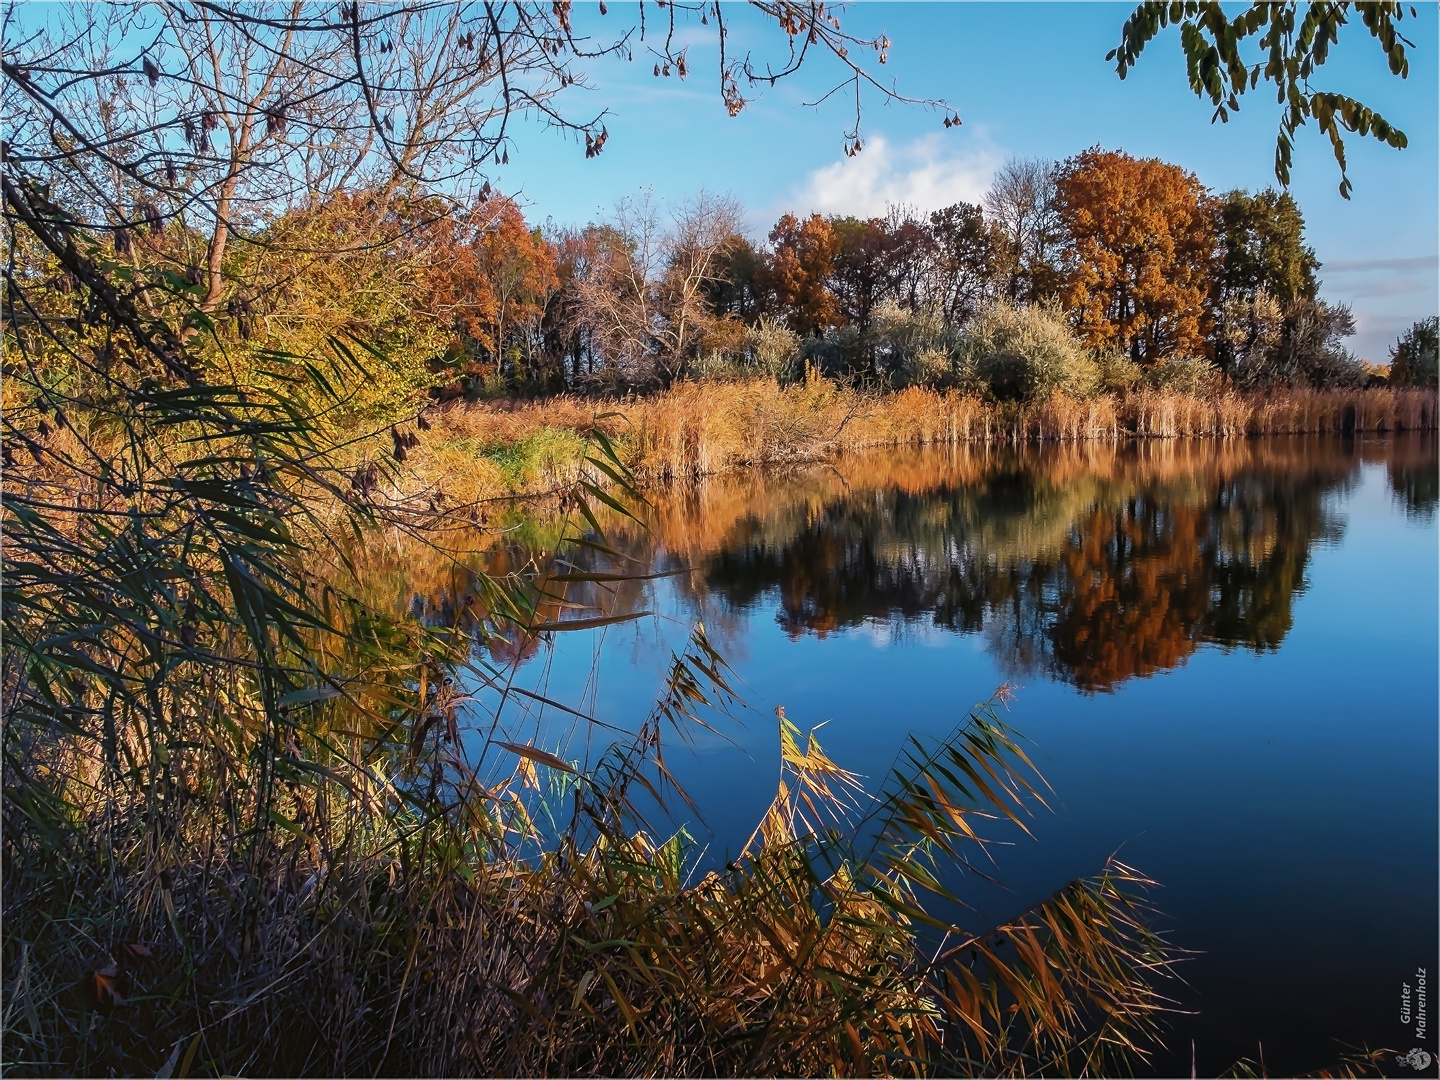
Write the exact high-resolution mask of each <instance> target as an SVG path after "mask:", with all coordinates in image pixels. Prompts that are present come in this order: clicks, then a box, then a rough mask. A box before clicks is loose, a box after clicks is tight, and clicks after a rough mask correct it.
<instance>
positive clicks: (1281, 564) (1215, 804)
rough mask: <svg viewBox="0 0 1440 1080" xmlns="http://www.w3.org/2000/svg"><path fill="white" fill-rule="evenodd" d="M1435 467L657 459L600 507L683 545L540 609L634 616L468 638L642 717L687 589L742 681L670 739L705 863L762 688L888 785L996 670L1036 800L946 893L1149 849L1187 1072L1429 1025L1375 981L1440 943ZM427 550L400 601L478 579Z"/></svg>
mask: <svg viewBox="0 0 1440 1080" xmlns="http://www.w3.org/2000/svg"><path fill="white" fill-rule="evenodd" d="M1437 495H1440V475H1437V458H1436V444H1435V441H1434V440H1433V438H1430V437H1425V438H1422V437H1419V436H1406V437H1400V438H1396V439H1388V440H1384V439H1372V440H1360V441H1358V442H1351V443H1346V442H1341V441H1339V440H1305V439H1276V440H1266V441H1230V442H1223V443H1207V442H1186V443H1150V444H1144V445H1140V446H1128V447H1121V448H1119V449H1116V448H1114V447H1111V446H1103V445H1095V446H1087V445H1080V446H1061V447H1051V448H1046V449H1043V450H1036V451H1021V452H1016V451H1012V450H997V449H971V448H965V447H961V448H955V449H943V450H930V451H924V452H902V453H888V454H877V455H867V456H864V457H855V458H846V459H843V460H842V461H841V462H839V463H838V464H837V465H836V466H834V467H833V468H832V467H827V468H822V469H815V470H807V471H805V472H802V473H797V474H791V475H773V474H768V475H760V474H749V475H743V476H734V477H725V478H720V479H717V480H714V481H711V482H709V483H707V484H704V485H701V486H699V487H696V488H686V489H683V490H679V489H677V490H675V491H670V492H658V493H654V494H653V495H652V498H651V502H652V506H651V507H650V508H649V509H648V511H647V512H645V513H644V514H643V515H642V516H643V517H645V519H646V525H647V529H646V530H640V529H638V528H636V527H634V525H633V523H627V522H624V521H623V520H615V521H612V522H611V523H609V525H608V526H607V527H608V530H609V536H608V539H609V541H610V543H612V544H613V545H615V546H616V547H617V548H618V549H619V550H622V551H624V552H625V553H626V554H627V555H629V556H631V557H632V558H634V559H636V560H638V563H637V564H636V565H642V566H646V567H648V568H649V569H650V570H651V571H652V572H654V571H662V570H677V569H678V570H682V571H683V572H681V573H679V574H677V575H676V576H673V577H666V578H659V579H653V580H648V581H643V582H627V583H622V584H620V585H618V586H615V587H612V588H609V589H602V588H601V587H599V586H596V585H588V586H575V585H572V586H570V587H569V588H570V591H569V592H568V594H567V600H569V601H570V602H575V603H578V604H579V605H580V606H579V607H577V608H574V609H562V608H560V607H559V606H558V605H556V606H553V608H552V609H551V610H550V611H549V612H547V618H555V617H560V618H573V617H584V616H587V615H591V616H593V615H594V614H595V613H596V611H597V610H599V611H604V612H607V613H621V612H626V611H635V610H642V609H643V610H649V611H653V612H655V614H654V615H650V616H647V617H646V618H644V619H642V620H639V621H637V622H634V623H627V624H623V625H618V626H611V627H608V628H605V629H603V630H593V631H578V632H574V633H569V634H562V635H552V636H551V637H552V638H553V640H544V639H530V638H525V637H524V636H523V635H520V634H518V633H517V634H515V635H512V637H511V639H509V640H507V641H504V642H496V643H492V646H491V649H490V655H491V657H492V659H493V661H495V662H497V663H500V664H502V665H508V668H509V670H511V671H512V672H513V673H514V678H515V682H516V684H517V685H522V686H525V687H527V688H531V689H536V690H539V691H541V692H543V693H544V694H545V695H547V696H548V697H550V698H551V699H553V700H557V701H561V702H564V703H566V704H567V705H577V704H578V705H579V706H580V707H582V708H584V709H585V710H587V711H590V712H591V713H592V714H593V715H594V716H596V717H598V718H599V719H601V720H603V721H606V722H608V723H612V724H615V725H617V726H619V727H622V728H629V729H633V728H634V726H635V724H636V722H637V721H638V719H639V718H640V717H643V716H644V714H645V713H646V711H647V710H648V707H649V704H650V702H651V701H652V700H653V698H654V695H655V693H656V691H657V690H658V688H659V686H660V684H661V679H662V678H663V674H664V671H665V668H666V664H667V661H668V658H669V654H670V650H671V649H675V648H679V647H681V646H683V644H684V642H685V639H686V636H687V634H688V633H689V631H690V628H691V626H692V625H693V624H694V623H695V621H696V620H703V621H704V624H705V626H706V628H707V631H708V632H709V635H710V638H711V640H712V641H713V642H714V643H715V645H716V646H717V647H718V648H719V649H720V651H721V652H722V653H723V654H724V655H725V656H726V657H727V658H728V659H729V660H730V662H731V663H732V664H733V665H734V667H735V670H736V673H737V674H738V676H739V677H740V679H741V681H742V682H743V692H744V696H745V698H746V700H747V701H748V702H749V703H750V704H751V705H753V706H754V708H753V709H751V710H749V711H748V712H745V713H742V714H741V715H740V717H739V723H735V722H729V721H719V722H718V726H719V727H720V728H721V736H716V735H711V734H707V733H705V732H700V733H698V734H697V735H696V737H695V738H694V740H693V750H685V749H683V748H679V747H678V745H677V743H678V740H675V739H673V738H672V739H671V742H670V747H671V749H670V750H669V752H668V754H667V759H666V760H667V763H668V765H669V766H670V768H671V770H672V771H673V772H674V773H675V775H676V776H677V778H678V779H679V781H680V782H681V783H682V784H683V785H684V786H685V788H686V790H687V792H688V793H689V794H690V795H691V796H692V797H693V798H694V800H695V801H696V802H697V803H698V804H699V806H700V808H701V810H702V812H703V814H704V822H703V824H697V823H693V822H692V823H690V828H691V831H692V832H693V833H695V834H696V835H697V836H699V837H700V839H701V841H702V843H706V844H708V845H709V847H708V849H707V850H706V851H705V852H704V854H703V856H702V859H703V861H704V862H705V863H707V864H713V863H715V862H717V861H719V860H720V859H722V858H724V857H725V856H726V855H727V853H729V852H733V851H734V850H736V849H737V848H738V847H739V846H740V845H741V844H742V843H743V842H744V839H745V837H746V836H748V835H749V832H750V830H751V829H752V828H753V827H754V824H755V822H756V821H757V820H758V817H759V815H760V813H761V812H762V811H763V809H764V807H765V805H766V804H767V802H768V800H769V798H770V797H771V795H772V794H773V791H774V783H775V778H776V769H775V752H776V751H775V734H774V730H773V728H774V725H773V721H772V720H771V718H770V710H771V709H772V708H773V707H774V706H775V705H777V704H783V705H784V706H785V707H786V709H787V712H788V714H789V715H790V717H791V718H792V719H795V720H796V721H797V722H799V723H800V724H801V726H802V727H808V726H811V725H813V724H816V723H819V722H821V721H828V723H827V725H826V727H825V728H824V729H823V730H822V732H821V737H822V741H823V742H824V744H825V747H826V750H827V752H828V753H829V754H830V755H831V756H832V757H833V758H835V759H836V760H837V761H838V762H839V763H841V764H842V765H845V766H847V767H850V768H853V769H856V770H857V771H859V772H861V773H863V774H865V775H867V777H869V778H870V780H871V781H872V782H873V783H875V784H878V783H879V782H880V780H881V779H882V778H883V774H884V772H885V770H886V768H887V767H888V765H889V762H890V761H891V760H892V758H893V757H894V754H895V752H896V750H897V749H898V748H899V745H900V742H901V740H902V739H903V737H904V736H905V734H906V733H907V732H909V731H920V732H926V733H930V734H936V735H941V734H944V733H945V732H947V731H949V730H950V729H951V728H952V727H953V726H954V724H955V723H956V722H957V721H958V720H959V719H960V718H961V716H962V715H963V712H964V710H965V709H966V707H967V706H968V705H969V704H970V703H972V702H973V701H975V700H978V699H983V698H985V697H987V696H988V695H989V694H990V692H991V691H992V690H993V689H994V688H995V687H996V686H997V685H999V684H1000V683H1002V682H1006V681H1009V682H1014V683H1018V684H1020V686H1021V690H1020V693H1019V696H1018V698H1017V699H1016V701H1015V702H1014V704H1013V706H1012V708H1011V713H1010V717H1009V719H1010V722H1011V723H1013V724H1014V726H1016V727H1017V728H1018V729H1019V730H1020V731H1021V732H1022V733H1023V734H1024V735H1025V736H1026V737H1027V738H1029V739H1030V740H1031V741H1032V743H1033V748H1034V753H1033V754H1032V757H1033V758H1034V759H1035V761H1036V764H1037V765H1038V766H1039V767H1040V769H1041V771H1042V772H1043V773H1044V774H1045V776H1046V778H1047V779H1048V780H1049V781H1050V783H1051V784H1052V785H1053V787H1054V790H1055V797H1054V799H1053V800H1051V805H1052V807H1053V809H1054V810H1055V813H1053V814H1048V815H1047V814H1044V813H1043V811H1041V814H1040V816H1038V818H1037V820H1036V821H1035V823H1034V826H1033V828H1034V832H1035V834H1036V837H1037V839H1038V842H1031V841H1028V840H1024V839H1023V838H1019V842H1017V843H1016V845H1015V846H1014V847H1007V848H1002V849H1000V850H999V851H998V852H997V862H998V867H999V876H1000V877H1001V878H1002V879H1003V880H1004V882H1005V884H1006V886H1007V887H1008V888H1007V889H1006V890H999V889H995V888H993V887H989V886H985V885H983V883H978V882H969V883H962V884H961V886H960V887H961V888H962V889H964V890H965V891H964V893H963V895H965V896H966V897H967V898H972V902H973V904H974V906H975V908H976V911H975V912H974V913H973V915H972V916H970V917H969V919H967V920H966V921H971V920H973V922H974V923H975V925H977V926H979V925H980V923H981V922H982V921H983V920H986V919H990V920H998V919H1001V918H1004V917H1006V916H1007V915H1009V914H1013V913H1014V912H1016V911H1019V910H1021V909H1023V908H1025V907H1028V906H1029V905H1031V904H1033V903H1035V902H1037V901H1038V900H1040V899H1042V898H1043V897H1044V896H1046V895H1048V894H1049V893H1050V892H1052V891H1053V890H1054V889H1056V888H1058V887H1059V886H1061V885H1063V884H1064V883H1065V882H1066V881H1068V880H1070V879H1071V878H1073V877H1076V876H1080V875H1083V874H1087V873H1090V872H1093V871H1094V870H1095V869H1097V868H1098V867H1099V866H1100V865H1101V863H1102V862H1103V860H1104V857H1105V856H1106V855H1107V854H1109V853H1110V852H1111V851H1114V850H1115V849H1116V848H1120V849H1121V855H1122V857H1123V858H1124V860H1125V861H1126V862H1128V863H1130V864H1132V865H1135V866H1138V867H1139V868H1141V869H1142V870H1143V871H1145V872H1146V873H1148V874H1149V875H1151V876H1152V877H1154V878H1156V879H1157V880H1158V881H1159V882H1161V883H1162V885H1163V889H1162V890H1161V891H1160V892H1159V893H1158V894H1157V896H1156V897H1155V900H1156V903H1157V904H1158V906H1159V907H1160V908H1161V909H1162V910H1164V911H1165V913H1166V916H1167V925H1168V926H1169V929H1170V931H1171V936H1172V939H1173V940H1174V941H1175V942H1176V943H1177V944H1180V945H1182V946H1185V947H1188V948H1192V949H1198V950H1203V953H1202V954H1201V955H1200V956H1198V957H1197V958H1196V959H1194V960H1193V961H1190V962H1188V963H1187V964H1186V965H1184V977H1185V979H1186V980H1187V982H1188V984H1189V985H1188V986H1176V987H1174V992H1175V994H1174V996H1175V997H1176V998H1177V999H1178V1001H1179V1003H1180V1004H1181V1006H1182V1007H1184V1008H1187V1009H1198V1010H1199V1015H1197V1016H1193V1017H1178V1018H1177V1020H1176V1023H1175V1025H1174V1028H1173V1032H1174V1034H1173V1038H1172V1050H1173V1053H1172V1054H1171V1055H1170V1056H1167V1057H1162V1058H1161V1059H1160V1060H1158V1061H1157V1063H1156V1065H1157V1068H1158V1070H1159V1072H1160V1074H1162V1075H1164V1074H1166V1073H1170V1074H1177V1075H1178V1074H1179V1073H1180V1072H1182V1071H1186V1070H1188V1069H1189V1066H1190V1060H1189V1059H1190V1041H1191V1040H1192V1039H1193V1040H1195V1044H1196V1064H1197V1067H1198V1070H1199V1072H1200V1074H1201V1075H1206V1074H1207V1073H1208V1074H1210V1075H1213V1074H1214V1073H1215V1072H1216V1071H1218V1070H1220V1069H1222V1068H1225V1067H1226V1066H1228V1065H1229V1064H1230V1063H1231V1062H1233V1061H1234V1060H1235V1059H1236V1058H1238V1057H1240V1056H1242V1055H1245V1056H1249V1057H1251V1058H1256V1057H1258V1056H1259V1053H1260V1047H1262V1046H1263V1053H1264V1056H1265V1062H1266V1065H1267V1067H1268V1068H1269V1069H1270V1071H1271V1074H1272V1075H1284V1074H1287V1073H1294V1072H1298V1071H1304V1070H1309V1069H1314V1068H1318V1067H1322V1066H1324V1065H1326V1064H1331V1063H1333V1062H1334V1061H1335V1060H1336V1059H1337V1057H1338V1054H1339V1050H1340V1048H1339V1046H1338V1044H1336V1043H1335V1041H1334V1040H1335V1039H1342V1040H1345V1041H1347V1042H1349V1043H1352V1044H1359V1043H1362V1042H1368V1043H1369V1044H1370V1045H1372V1046H1376V1045H1385V1046H1391V1047H1396V1048H1397V1049H1399V1050H1401V1051H1405V1050H1408V1049H1409V1048H1410V1047H1411V1045H1412V1044H1414V1045H1418V1044H1417V1043H1416V1041H1415V1038H1414V1032H1413V1030H1412V1029H1410V1028H1407V1027H1405V1026H1402V1025H1401V1024H1400V1022H1399V1017H1398V1012H1399V995H1400V986H1401V983H1402V981H1405V980H1407V979H1408V980H1409V981H1410V982H1411V983H1412V985H1413V983H1414V981H1415V980H1414V978H1413V976H1414V972H1415V969H1416V968H1417V967H1425V968H1427V969H1430V970H1432V971H1433V970H1434V968H1435V966H1436V960H1437V955H1436V954H1437V933H1436V921H1435V913H1436V910H1437V900H1440V897H1437V887H1436V873H1437V841H1440V836H1437V832H1440V830H1437V818H1436V799H1437V771H1436V764H1437V760H1436V759H1437V669H1440V661H1437V648H1440V642H1437V630H1436V624H1437V610H1440V609H1437V604H1440V596H1437V548H1436V537H1437V530H1436V503H1437ZM531 540H532V542H533V540H534V537H533V536H532V537H531ZM542 542H544V541H543V540H542ZM550 542H553V540H552V541H550ZM523 548H524V544H523V543H521V542H516V543H514V544H512V546H511V550H509V551H508V552H507V553H505V554H504V556H503V558H506V559H511V560H513V559H516V558H519V557H522V556H521V552H522V550H523ZM585 554H586V558H583V559H579V560H577V561H580V562H582V563H584V564H586V565H589V566H591V567H592V568H594V569H614V567H613V566H611V565H608V564H607V563H606V561H605V559H604V558H603V557H600V556H597V555H596V554H595V553H594V552H587V553H585ZM411 576H412V579H413V578H414V577H415V576H416V574H415V573H414V572H413V568H412V574H411ZM420 576H422V577H423V576H424V575H423V574H421V575H420ZM425 585H426V587H425V588H422V589H421V591H419V592H417V593H414V594H413V598H414V602H415V604H416V605H417V608H418V609H423V610H424V611H425V612H426V613H427V614H428V615H429V616H430V617H431V618H433V619H435V620H436V621H453V620H454V619H455V617H456V613H457V612H459V611H462V610H463V609H464V602H465V597H466V595H467V590H469V589H473V579H472V578H470V577H469V576H468V575H466V574H465V573H464V572H462V571H459V570H457V569H455V568H453V567H451V568H448V569H446V570H445V571H444V572H437V573H436V574H434V575H431V576H430V577H429V578H428V580H427V581H426V582H425ZM532 707H533V703H532ZM507 708H512V710H518V709H520V708H521V706H520V705H511V706H507ZM516 716H518V712H512V719H513V718H514V717H516ZM525 719H526V723H528V724H529V734H530V736H531V737H533V738H535V739H536V740H537V741H538V743H539V745H542V746H546V747H548V748H550V749H555V750H559V751H560V752H562V753H563V754H564V756H566V757H569V758H572V759H579V760H590V761H593V760H595V759H596V758H597V757H598V756H599V754H600V753H602V752H603V750H604V748H605V746H606V745H608V742H609V739H608V738H606V737H604V734H603V733H602V732H596V731H593V730H587V728H586V726H585V725H583V724H580V723H578V722H576V721H575V720H574V718H573V717H569V716H567V715H566V714H563V713H559V712H556V711H555V710H553V709H552V710H540V709H538V708H537V709H535V711H534V714H533V716H531V717H527V718H525ZM522 726H523V725H522ZM512 730H513V729H512ZM722 736H723V737H722ZM995 831H996V833H997V835H1003V833H1001V832H1000V831H999V830H995ZM1004 838H1005V839H1016V838H1015V837H1010V836H1005V837H1004ZM1431 981H1432V982H1433V977H1432V980H1431ZM1402 1044H1403V1045H1402ZM1427 1045H1428V1048H1429V1049H1430V1050H1431V1051H1432V1052H1434V1050H1435V1040H1434V1038H1433V1036H1430V1037H1428V1043H1427ZM1186 1074H1187V1075H1188V1072H1187V1073H1186Z"/></svg>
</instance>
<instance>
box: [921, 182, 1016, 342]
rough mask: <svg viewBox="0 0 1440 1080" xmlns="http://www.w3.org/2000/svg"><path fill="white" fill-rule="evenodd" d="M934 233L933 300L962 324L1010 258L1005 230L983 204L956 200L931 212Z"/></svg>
mask: <svg viewBox="0 0 1440 1080" xmlns="http://www.w3.org/2000/svg"><path fill="white" fill-rule="evenodd" d="M930 237H931V244H932V245H933V258H934V260H935V270H934V274H935V276H936V277H937V278H938V288H936V289H934V290H932V294H934V295H932V298H931V303H932V305H934V304H936V303H937V302H938V306H939V309H940V311H941V312H942V313H943V314H944V316H945V318H946V320H947V321H949V322H952V323H955V324H957V325H958V324H962V323H964V322H965V321H966V320H967V319H969V318H971V317H972V316H973V315H974V314H975V312H976V311H978V310H979V308H980V305H981V303H983V302H984V301H985V299H987V298H988V297H989V296H990V295H991V293H992V292H993V291H994V290H995V281H996V279H997V278H998V276H999V274H1000V271H1001V268H1002V267H1003V266H1004V265H1005V261H1006V258H1007V254H1006V252H1005V248H1004V244H1005V239H1004V233H1003V232H1002V230H1001V227H1000V226H998V225H997V224H995V223H993V222H991V221H987V220H986V219H985V213H984V211H983V210H982V209H981V208H980V207H978V206H973V205H971V204H970V203H954V204H953V205H951V206H947V207H944V208H943V209H940V210H934V211H932V212H931V214H930ZM1011 295H1012V298H1013V295H1014V294H1013V293H1012V294H1011Z"/></svg>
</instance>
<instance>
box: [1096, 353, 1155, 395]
mask: <svg viewBox="0 0 1440 1080" xmlns="http://www.w3.org/2000/svg"><path fill="white" fill-rule="evenodd" d="M1095 365H1096V367H1098V368H1099V369H1100V389H1101V390H1103V391H1104V392H1105V393H1107V394H1128V393H1129V392H1130V391H1131V390H1134V389H1135V387H1137V386H1139V385H1140V380H1141V379H1143V378H1144V377H1145V369H1144V368H1142V367H1141V366H1140V365H1139V364H1137V363H1135V361H1134V360H1131V359H1130V358H1129V357H1128V356H1126V355H1125V354H1124V353H1122V352H1120V351H1119V350H1117V349H1100V350H1097V351H1096V354H1095Z"/></svg>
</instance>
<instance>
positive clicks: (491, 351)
mask: <svg viewBox="0 0 1440 1080" xmlns="http://www.w3.org/2000/svg"><path fill="white" fill-rule="evenodd" d="M424 243H426V245H427V247H428V254H429V259H430V265H429V269H428V272H427V274H426V277H425V289H424V293H423V298H422V299H421V300H420V301H419V303H420V304H421V305H422V306H423V307H424V308H425V309H426V310H427V311H428V312H429V313H430V315H431V316H432V317H433V318H435V319H436V320H437V321H438V322H440V324H441V325H443V326H445V327H447V328H448V329H449V330H450V331H451V332H452V333H454V334H455V335H456V338H457V340H456V342H455V346H458V350H456V349H452V353H451V356H452V365H451V366H452V368H453V369H454V373H455V374H459V375H468V376H477V375H479V376H483V375H485V374H488V373H498V374H503V375H507V376H509V377H512V378H516V377H518V378H529V377H534V376H536V375H538V374H540V373H539V371H538V370H537V369H536V363H535V357H536V355H537V354H538V352H539V348H538V346H539V342H538V341H537V335H538V332H539V324H540V319H541V316H542V315H543V314H544V311H545V304H546V301H547V300H548V299H549V296H550V294H551V293H552V292H553V291H555V290H556V289H557V288H558V287H559V284H560V281H559V277H558V276H557V274H556V269H555V258H554V255H553V253H552V252H551V249H550V245H549V244H548V243H547V242H546V241H545V240H544V239H543V238H542V237H541V236H540V235H539V233H538V232H537V231H536V230H533V229H531V228H530V227H529V226H528V225H527V224H526V223H525V218H524V215H523V214H522V213H521V211H520V208H519V207H518V206H517V205H516V204H515V201H514V200H513V199H510V198H508V197H506V196H503V195H498V194H488V195H482V197H480V198H477V199H476V201H475V202H474V203H473V204H472V205H471V206H469V207H466V208H464V209H462V210H458V211H456V212H455V213H452V214H449V215H447V216H445V217H444V218H442V219H440V220H438V221H436V222H434V223H433V224H432V225H431V226H430V227H429V228H428V229H427V230H426V231H425V234H424Z"/></svg>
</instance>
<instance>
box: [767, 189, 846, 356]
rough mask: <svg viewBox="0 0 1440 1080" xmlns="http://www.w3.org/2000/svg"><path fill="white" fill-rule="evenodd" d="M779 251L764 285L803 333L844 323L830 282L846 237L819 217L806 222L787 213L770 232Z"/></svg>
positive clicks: (792, 322)
mask: <svg viewBox="0 0 1440 1080" xmlns="http://www.w3.org/2000/svg"><path fill="white" fill-rule="evenodd" d="M770 243H771V244H772V245H774V251H773V254H772V255H771V258H770V265H769V266H768V267H767V268H766V272H765V274H764V284H765V287H766V289H767V290H768V291H769V293H770V294H771V296H772V297H773V298H774V302H775V305H776V307H777V308H778V309H779V311H780V312H782V313H783V314H784V316H785V319H786V321H787V322H788V323H789V326H790V329H792V330H794V331H795V332H796V333H797V334H806V335H810V336H814V335H816V334H819V333H821V332H822V331H825V330H828V329H830V328H831V327H832V326H839V325H840V323H841V321H842V319H841V315H840V303H839V300H838V299H837V298H836V296H835V294H834V293H833V292H831V291H830V289H829V286H828V284H827V282H829V280H830V278H831V277H832V275H833V274H834V270H835V257H836V256H837V255H838V254H839V253H840V236H839V234H838V233H836V231H835V227H834V226H833V225H832V224H831V223H830V222H828V221H826V220H825V219H824V218H822V217H821V216H820V215H819V214H811V215H810V216H809V217H808V218H806V219H805V220H804V221H801V220H800V219H799V218H797V217H796V216H795V215H794V214H786V215H785V216H784V217H782V218H781V219H780V220H779V221H778V222H776V223H775V228H773V229H771V230H770Z"/></svg>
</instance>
